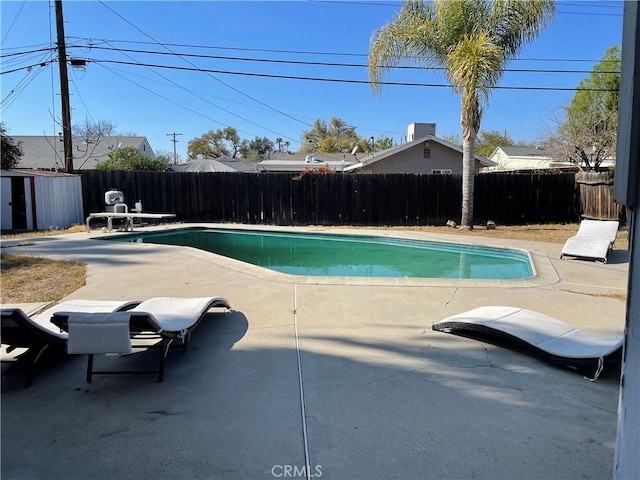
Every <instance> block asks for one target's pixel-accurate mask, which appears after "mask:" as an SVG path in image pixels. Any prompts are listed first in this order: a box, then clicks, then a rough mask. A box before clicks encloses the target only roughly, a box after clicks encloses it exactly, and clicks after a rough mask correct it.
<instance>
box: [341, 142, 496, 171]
mask: <svg viewBox="0 0 640 480" xmlns="http://www.w3.org/2000/svg"><path fill="white" fill-rule="evenodd" d="M424 142H435V143H439V144H440V145H443V146H444V147H447V148H449V149H451V150H455V151H456V152H459V153H460V155H462V148H460V147H459V146H457V145H454V144H453V143H450V142H447V141H446V140H443V139H441V138H438V137H436V136H435V135H427V136H426V137H420V138H417V139H415V140H413V141H411V142H408V143H405V144H402V145H398V146H397V147H393V148H389V149H387V150H383V151H381V152H377V153H374V154H373V155H371V156H369V157H368V158H364V159H362V160H361V161H360V162H359V163H358V164H356V165H353V166H351V167H347V168H346V169H345V171H349V170H355V169H357V168H362V167H365V166H368V165H371V164H373V163H376V162H380V161H382V160H384V159H386V158H389V157H392V156H393V155H396V154H398V153H400V152H402V151H404V150H408V149H410V148H412V147H415V146H416V145H419V144H420V143H424ZM475 159H476V161H478V162H480V164H481V166H483V167H491V166H494V165H496V163H495V162H494V161H493V160H489V159H488V158H485V157H483V156H481V155H476V156H475Z"/></svg>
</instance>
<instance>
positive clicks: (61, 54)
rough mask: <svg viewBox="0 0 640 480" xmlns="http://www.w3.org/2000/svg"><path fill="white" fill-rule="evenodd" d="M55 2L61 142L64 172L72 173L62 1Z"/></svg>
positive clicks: (69, 107) (69, 108)
mask: <svg viewBox="0 0 640 480" xmlns="http://www.w3.org/2000/svg"><path fill="white" fill-rule="evenodd" d="M55 1H56V31H57V34H58V36H57V38H58V66H59V67H60V97H61V102H62V141H63V144H64V170H65V172H67V173H71V172H73V147H72V145H71V106H70V104H69V77H68V76H67V47H66V45H65V41H64V19H63V18H62V0H55Z"/></svg>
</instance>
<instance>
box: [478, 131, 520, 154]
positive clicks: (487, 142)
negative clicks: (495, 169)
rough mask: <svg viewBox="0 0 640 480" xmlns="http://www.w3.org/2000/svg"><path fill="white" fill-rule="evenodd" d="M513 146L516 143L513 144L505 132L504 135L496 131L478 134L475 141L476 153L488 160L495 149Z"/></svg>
mask: <svg viewBox="0 0 640 480" xmlns="http://www.w3.org/2000/svg"><path fill="white" fill-rule="evenodd" d="M515 144H516V142H514V140H513V138H511V137H510V136H509V134H508V133H507V131H506V130H505V131H504V133H501V132H498V131H497V130H489V131H487V132H480V133H479V134H478V140H477V141H476V153H477V154H478V155H482V156H483V157H487V158H488V157H490V156H491V154H492V153H493V152H494V151H495V149H496V148H498V147H510V146H513V145H515Z"/></svg>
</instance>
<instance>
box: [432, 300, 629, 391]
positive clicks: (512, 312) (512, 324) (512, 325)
mask: <svg viewBox="0 0 640 480" xmlns="http://www.w3.org/2000/svg"><path fill="white" fill-rule="evenodd" d="M432 328H433V330H436V331H439V332H446V333H452V334H455V335H460V336H463V337H469V338H474V339H476V340H487V341H489V342H490V343H495V344H498V345H500V346H505V347H508V348H512V349H515V350H521V351H524V352H525V353H529V354H532V355H534V356H538V357H540V358H542V359H544V360H546V361H548V362H550V363H553V364H556V365H560V366H566V367H571V368H574V369H577V370H579V371H582V372H584V373H588V374H592V377H593V379H594V380H595V379H597V378H598V376H599V375H600V373H601V372H602V370H603V369H604V367H605V366H608V365H611V364H616V363H619V362H620V360H621V356H622V345H623V342H624V337H622V336H620V337H596V336H592V335H587V334H586V333H584V332H581V331H580V330H576V329H575V328H574V327H572V326H571V325H568V324H566V323H564V322H561V321H560V320H556V319H555V318H553V317H550V316H548V315H544V314H542V313H538V312H534V311H531V310H526V309H523V308H517V307H504V306H487V307H479V308H476V309H473V310H469V311H468V312H464V313H460V314H457V315H453V316H451V317H447V318H445V319H444V320H441V321H440V322H438V323H436V324H434V325H433V326H432Z"/></svg>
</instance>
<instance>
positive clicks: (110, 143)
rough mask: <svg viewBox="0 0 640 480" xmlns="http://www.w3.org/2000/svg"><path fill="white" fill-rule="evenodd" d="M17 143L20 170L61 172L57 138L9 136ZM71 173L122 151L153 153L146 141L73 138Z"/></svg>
mask: <svg viewBox="0 0 640 480" xmlns="http://www.w3.org/2000/svg"><path fill="white" fill-rule="evenodd" d="M11 138H13V139H14V140H15V141H16V143H17V142H21V145H20V147H21V148H22V153H23V155H22V158H21V160H20V163H19V164H18V167H19V168H33V169H45V170H53V171H58V170H64V168H65V164H64V163H65V162H64V151H63V146H62V137H60V136H31V135H29V136H25V135H12V136H11ZM72 147H73V169H74V170H93V169H95V168H96V165H97V164H98V163H99V162H102V161H104V160H107V159H108V158H109V154H111V153H113V152H115V151H117V150H118V149H120V148H124V147H135V148H136V149H137V150H138V151H139V152H140V153H142V154H143V155H146V156H148V157H151V158H155V156H156V155H155V153H153V149H152V148H151V145H150V144H149V142H148V140H147V138H146V137H120V136H116V137H102V138H100V140H99V141H97V142H94V141H92V140H89V142H88V143H87V141H86V139H84V138H82V137H73V138H72Z"/></svg>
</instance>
